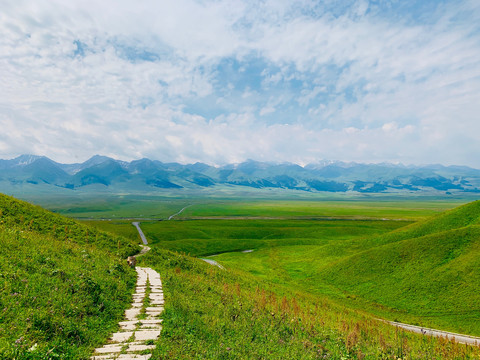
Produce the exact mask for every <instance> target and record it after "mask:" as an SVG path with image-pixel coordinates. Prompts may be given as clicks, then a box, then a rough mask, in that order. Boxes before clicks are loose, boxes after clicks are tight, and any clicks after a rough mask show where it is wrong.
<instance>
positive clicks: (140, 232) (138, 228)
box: [132, 221, 148, 245]
mask: <svg viewBox="0 0 480 360" xmlns="http://www.w3.org/2000/svg"><path fill="white" fill-rule="evenodd" d="M132 225H133V226H135V227H136V228H137V231H138V234H139V235H140V238H141V239H142V242H143V244H144V245H148V241H147V238H146V237H145V234H144V233H143V231H142V229H140V223H139V222H138V221H134V222H132Z"/></svg>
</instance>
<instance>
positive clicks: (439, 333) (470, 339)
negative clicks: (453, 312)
mask: <svg viewBox="0 0 480 360" xmlns="http://www.w3.org/2000/svg"><path fill="white" fill-rule="evenodd" d="M379 320H381V321H383V322H386V323H387V324H390V325H393V326H396V327H398V328H401V329H404V330H407V331H411V332H414V333H417V334H423V335H427V336H435V337H443V338H447V339H449V340H454V341H455V342H457V343H460V344H467V345H474V346H478V345H480V337H475V336H470V335H464V334H456V333H452V332H448V331H443V330H436V329H429V328H425V327H421V326H415V325H409V324H403V323H399V322H396V321H388V320H382V319H379Z"/></svg>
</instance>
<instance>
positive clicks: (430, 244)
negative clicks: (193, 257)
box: [215, 202, 480, 335]
mask: <svg viewBox="0 0 480 360" xmlns="http://www.w3.org/2000/svg"><path fill="white" fill-rule="evenodd" d="M479 219H480V202H474V203H471V204H467V205H465V206H462V207H460V208H457V209H454V210H451V211H448V212H446V213H443V214H441V215H438V216H435V217H433V218H431V219H428V220H425V221H421V222H418V223H415V224H411V225H409V226H406V227H404V228H400V229H398V230H395V231H392V232H386V233H385V234H382V235H379V236H367V237H359V238H357V239H356V240H355V241H350V243H346V244H345V243H344V241H343V240H342V239H341V237H339V238H338V239H337V241H331V242H329V243H328V245H322V246H305V245H300V246H293V247H292V246H282V247H275V248H271V249H259V250H257V251H254V252H252V253H247V254H245V253H239V252H237V253H225V254H221V255H218V256H216V257H215V260H216V261H218V262H220V263H221V264H222V265H224V266H227V267H232V268H237V269H242V270H243V271H248V272H250V273H252V274H256V275H258V276H262V277H265V278H272V279H277V281H281V282H285V283H290V284H292V286H298V287H301V288H303V289H305V290H307V291H309V292H311V293H314V294H323V295H328V296H330V297H331V298H332V299H336V300H337V301H339V302H340V303H342V304H345V305H346V306H349V307H352V308H359V309H360V308H361V309H364V310H367V311H370V312H372V313H374V314H376V315H378V316H383V317H386V318H389V319H391V320H399V321H404V322H409V323H416V324H420V325H422V326H432V327H437V328H442V329H445V330H452V331H457V332H464V333H469V334H475V335H480V321H479V320H480V318H479V316H480V315H479V314H480V307H479V304H480V296H479V293H478V288H479V285H480V260H479V259H480V253H479V251H480V231H479V229H480V227H479V225H478V224H479ZM372 235H373V233H372Z"/></svg>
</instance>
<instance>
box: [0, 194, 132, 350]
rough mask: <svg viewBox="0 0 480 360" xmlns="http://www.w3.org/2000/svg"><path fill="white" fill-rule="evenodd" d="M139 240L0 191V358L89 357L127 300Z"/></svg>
mask: <svg viewBox="0 0 480 360" xmlns="http://www.w3.org/2000/svg"><path fill="white" fill-rule="evenodd" d="M137 251H138V245H136V244H134V243H132V242H131V241H129V240H127V239H125V238H123V237H118V236H114V235H111V234H107V233H104V232H101V231H98V230H96V229H95V228H92V227H87V226H85V225H82V224H79V223H77V222H76V221H74V220H72V219H68V218H65V217H62V216H59V215H56V214H52V213H50V212H47V211H45V210H43V209H41V208H39V207H36V206H32V205H30V204H27V203H25V202H21V201H17V200H15V199H13V198H10V197H7V196H4V195H0V358H1V359H88V358H89V357H90V354H91V352H92V349H93V347H94V346H98V345H100V344H102V343H103V342H104V341H105V340H106V338H107V337H108V336H109V334H110V333H111V332H113V331H114V330H115V329H116V327H117V323H118V321H119V320H121V319H122V318H123V314H124V310H125V308H126V307H128V305H129V303H130V301H131V293H132V291H133V288H134V286H135V278H136V275H135V272H134V271H132V270H131V269H130V268H128V267H126V266H125V261H124V260H123V259H124V257H125V256H128V255H131V254H134V253H136V252H137Z"/></svg>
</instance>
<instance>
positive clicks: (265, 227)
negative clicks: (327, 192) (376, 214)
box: [142, 219, 411, 256]
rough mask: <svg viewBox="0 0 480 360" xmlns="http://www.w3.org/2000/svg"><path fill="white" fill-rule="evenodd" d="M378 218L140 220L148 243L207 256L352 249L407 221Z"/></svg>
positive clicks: (194, 254) (403, 224)
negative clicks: (363, 239)
mask: <svg viewBox="0 0 480 360" xmlns="http://www.w3.org/2000/svg"><path fill="white" fill-rule="evenodd" d="M410 223H411V222H408V221H382V220H323V221H321V220H319V221H312V220H308V221H307V220H264V219H260V220H250V219H238V220H191V221H157V222H142V230H143V232H144V233H145V235H146V236H147V238H148V239H149V241H150V243H151V244H152V245H156V246H159V247H161V248H164V249H168V250H173V251H178V252H184V253H187V254H190V255H193V256H207V255H212V254H218V253H223V252H231V251H240V250H246V249H262V248H269V249H270V248H277V247H283V246H287V247H291V246H296V245H304V246H305V245H310V246H318V247H320V246H321V247H324V246H327V247H332V248H337V247H338V248H342V249H345V251H350V249H351V250H354V249H355V246H356V244H355V242H354V241H353V239H355V238H358V237H362V236H368V235H377V234H380V233H383V232H385V231H390V230H394V229H397V228H398V227H401V226H405V225H406V224H410Z"/></svg>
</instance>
